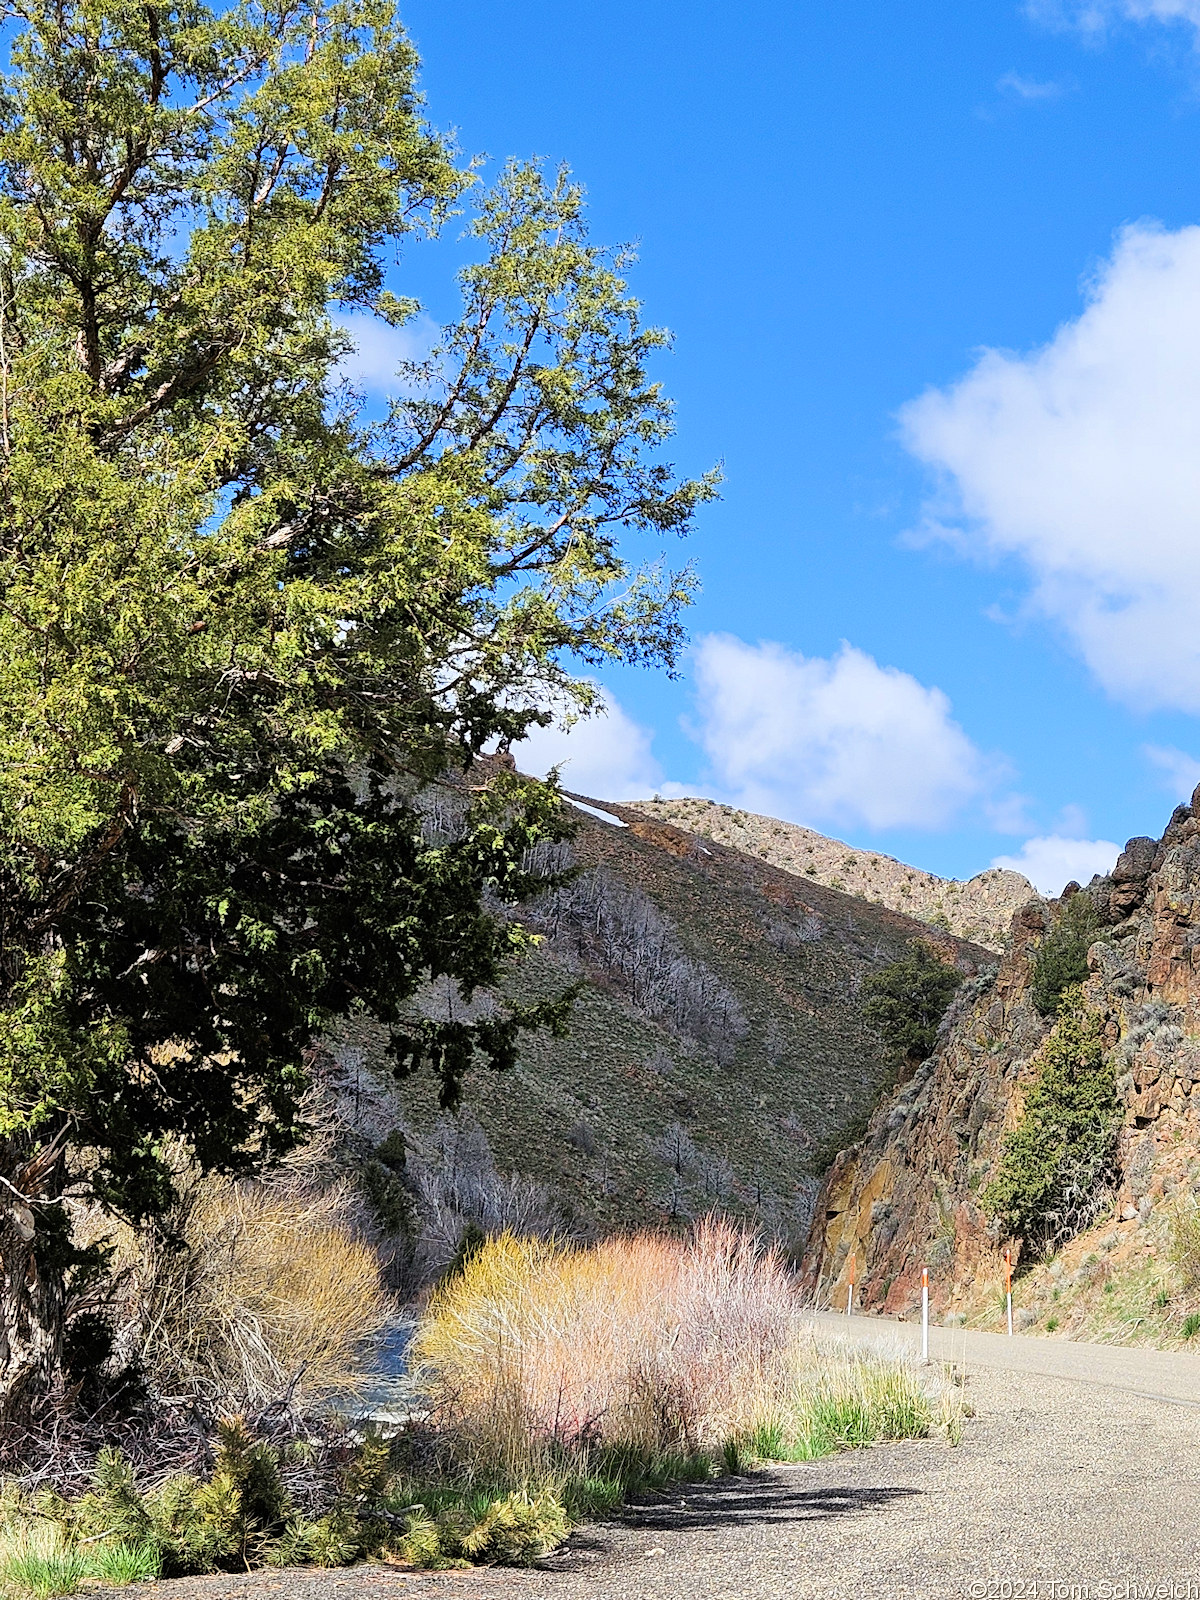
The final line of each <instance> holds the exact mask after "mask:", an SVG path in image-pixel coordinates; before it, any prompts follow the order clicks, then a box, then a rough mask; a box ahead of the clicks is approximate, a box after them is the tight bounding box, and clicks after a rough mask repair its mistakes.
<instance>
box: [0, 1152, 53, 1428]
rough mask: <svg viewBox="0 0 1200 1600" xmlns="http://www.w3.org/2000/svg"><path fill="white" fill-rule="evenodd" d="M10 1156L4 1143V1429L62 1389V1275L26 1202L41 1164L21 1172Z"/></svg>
mask: <svg viewBox="0 0 1200 1600" xmlns="http://www.w3.org/2000/svg"><path fill="white" fill-rule="evenodd" d="M10 1156H11V1147H9V1148H8V1149H6V1148H5V1146H4V1144H3V1143H0V1428H3V1429H5V1430H7V1429H8V1428H12V1427H18V1428H19V1427H24V1426H27V1425H28V1424H29V1422H30V1421H31V1420H32V1418H33V1416H34V1414H35V1413H36V1411H37V1410H38V1407H39V1405H40V1404H41V1402H42V1401H43V1400H45V1398H46V1397H47V1396H48V1395H49V1394H50V1393H52V1392H53V1391H54V1390H55V1389H56V1388H57V1387H58V1386H59V1382H60V1379H61V1375H62V1353H63V1302H64V1294H63V1283H62V1274H61V1272H60V1271H58V1270H57V1268H56V1267H55V1266H53V1265H51V1264H50V1263H48V1262H45V1261H41V1260H39V1252H38V1248H37V1246H38V1239H37V1227H36V1222H35V1217H36V1214H37V1211H38V1210H39V1209H41V1208H40V1206H39V1205H37V1204H34V1205H31V1204H29V1201H28V1200H27V1199H26V1198H24V1196H25V1195H26V1194H27V1193H28V1192H29V1191H28V1187H27V1185H28V1183H29V1180H30V1178H33V1177H34V1173H33V1172H32V1171H31V1167H35V1166H37V1165H39V1163H37V1162H36V1161H35V1162H34V1163H27V1164H26V1165H25V1166H24V1167H23V1168H22V1167H19V1166H17V1164H16V1163H15V1162H13V1161H12V1160H11V1159H6V1157H10ZM44 1176H45V1175H44V1174H38V1177H44ZM22 1180H24V1182H23V1181H22ZM36 1181H37V1179H36V1178H34V1182H35V1183H36ZM30 1198H31V1199H34V1200H35V1201H39V1200H42V1199H43V1197H42V1196H41V1195H36V1194H34V1195H31V1196H30Z"/></svg>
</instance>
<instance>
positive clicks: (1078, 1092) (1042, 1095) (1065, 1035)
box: [980, 985, 1120, 1249]
mask: <svg viewBox="0 0 1200 1600" xmlns="http://www.w3.org/2000/svg"><path fill="white" fill-rule="evenodd" d="M1102 1026H1103V1024H1102V1020H1101V1018H1100V1017H1099V1015H1098V1014H1097V1013H1096V1012H1094V1011H1089V1010H1088V1008H1087V1006H1086V1004H1085V1002H1084V998H1083V992H1082V990H1081V989H1080V988H1079V986H1078V985H1075V986H1072V987H1071V988H1068V989H1066V990H1065V991H1064V992H1063V995H1062V997H1061V1000H1060V1002H1059V1009H1058V1021H1057V1022H1056V1023H1055V1026H1054V1031H1053V1032H1052V1033H1051V1035H1050V1037H1049V1039H1047V1041H1046V1043H1045V1044H1044V1045H1043V1047H1042V1050H1041V1059H1040V1062H1039V1067H1038V1075H1037V1079H1036V1081H1035V1082H1034V1084H1033V1087H1032V1088H1031V1089H1030V1091H1029V1093H1028V1095H1027V1097H1026V1100H1025V1107H1024V1110H1023V1112H1022V1115H1021V1120H1020V1122H1019V1123H1018V1124H1017V1126H1016V1127H1015V1128H1013V1129H1012V1130H1011V1131H1010V1132H1009V1133H1007V1134H1006V1135H1005V1136H1004V1142H1003V1144H1002V1146H1001V1155H1000V1164H999V1168H998V1170H997V1172H996V1176H995V1177H994V1178H993V1179H992V1181H991V1183H989V1184H988V1185H987V1187H986V1188H985V1189H984V1190H983V1192H982V1194H981V1195H980V1204H981V1206H982V1207H983V1209H984V1211H985V1212H986V1213H988V1215H989V1216H991V1217H992V1218H994V1219H995V1220H997V1221H999V1222H1000V1224H1001V1225H1002V1226H1003V1228H1004V1231H1005V1233H1006V1234H1007V1235H1009V1236H1012V1237H1020V1238H1023V1239H1025V1240H1026V1241H1028V1242H1029V1243H1031V1244H1034V1245H1036V1246H1039V1247H1041V1248H1043V1249H1048V1248H1053V1247H1054V1246H1056V1245H1058V1244H1060V1243H1062V1242H1063V1241H1064V1240H1066V1239H1069V1238H1071V1237H1073V1236H1074V1235H1075V1234H1076V1233H1079V1232H1081V1231H1082V1230H1083V1229H1084V1228H1087V1227H1090V1226H1091V1224H1092V1223H1093V1222H1094V1221H1095V1220H1096V1218H1097V1217H1098V1216H1099V1214H1100V1211H1101V1210H1102V1209H1103V1207H1104V1205H1105V1204H1106V1203H1107V1201H1108V1199H1109V1196H1110V1179H1111V1177H1112V1176H1113V1158H1114V1151H1115V1146H1116V1136H1117V1127H1118V1124H1119V1121H1120V1106H1119V1105H1118V1102H1117V1092H1116V1068H1115V1066H1114V1065H1113V1063H1112V1061H1111V1060H1109V1059H1107V1058H1106V1057H1105V1054H1104V1046H1103V1039H1102Z"/></svg>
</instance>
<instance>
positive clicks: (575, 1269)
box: [413, 1221, 797, 1471]
mask: <svg viewBox="0 0 1200 1600" xmlns="http://www.w3.org/2000/svg"><path fill="white" fill-rule="evenodd" d="M796 1310H797V1307H796V1301H795V1297H794V1294H793V1291H792V1289H791V1286H790V1283H789V1280H788V1276H787V1273H786V1270H785V1268H784V1267H783V1264H782V1262H781V1260H780V1258H779V1256H778V1254H777V1253H776V1252H775V1251H773V1250H764V1249H763V1248H761V1247H760V1246H759V1245H758V1243H757V1242H756V1241H755V1240H754V1239H753V1238H752V1237H751V1236H750V1235H748V1234H745V1233H742V1232H740V1231H739V1230H737V1229H735V1228H733V1227H731V1226H729V1225H728V1224H727V1223H724V1222H718V1221H707V1222H703V1223H701V1224H700V1225H699V1226H698V1227H697V1228H696V1229H695V1231H694V1233H693V1234H692V1236H691V1238H690V1239H687V1240H681V1239H677V1238H673V1237H669V1236H666V1235H661V1234H638V1235H634V1236H632V1237H627V1238H617V1239H610V1240H606V1241H604V1242H602V1243H600V1244H596V1245H592V1246H588V1247H585V1248H574V1247H568V1246H564V1245H561V1244H555V1243H552V1242H547V1241H544V1240H535V1239H518V1238H515V1237H514V1236H513V1235H511V1234H503V1235H501V1236H500V1237H498V1238H494V1239H491V1240H489V1241H488V1243H487V1244H486V1245H485V1246H484V1247H483V1248H482V1249H481V1250H480V1251H479V1252H478V1253H477V1254H476V1255H475V1256H473V1257H472V1258H471V1260H470V1261H469V1262H468V1263H467V1265H466V1267H465V1269H464V1271H463V1272H462V1273H461V1274H460V1275H459V1276H457V1277H456V1278H454V1279H452V1280H451V1281H450V1282H449V1283H447V1284H446V1285H445V1286H444V1287H443V1288H441V1289H440V1290H439V1291H438V1292H437V1293H436V1294H435V1295H434V1297H433V1298H432V1300H431V1302H430V1306H429V1310H428V1313H427V1315H426V1316H425V1318H424V1319H423V1322H422V1324H421V1326H420V1328H419V1329H418V1332H417V1336H416V1339H415V1341H414V1346H413V1356H414V1359H415V1362H416V1368H417V1372H418V1375H419V1376H420V1378H421V1380H422V1381H423V1383H424V1385H425V1387H426V1389H427V1391H428V1393H429V1394H430V1396H431V1399H432V1400H433V1402H434V1404H435V1407H436V1408H437V1409H438V1410H439V1411H440V1412H441V1414H442V1415H443V1416H445V1417H446V1419H447V1420H449V1421H452V1422H453V1424H454V1425H455V1426H456V1427H457V1429H458V1430H459V1432H460V1434H461V1435H463V1436H465V1437H468V1438H469V1439H470V1441H471V1454H472V1456H473V1458H474V1459H475V1460H476V1461H477V1462H478V1463H479V1464H480V1465H481V1467H492V1468H502V1469H504V1470H506V1471H520V1470H521V1469H522V1464H523V1463H524V1464H526V1465H527V1466H528V1467H529V1468H533V1467H534V1466H535V1464H536V1462H537V1460H538V1459H539V1457H540V1456H544V1454H545V1452H546V1450H547V1449H548V1448H557V1449H567V1450H579V1449H581V1448H586V1447H588V1446H601V1445H603V1446H611V1445H624V1446H629V1447H631V1448H635V1449H639V1450H647V1451H663V1450H679V1449H682V1450H688V1451H692V1450H701V1449H716V1448H720V1446H721V1444H722V1443H723V1441H724V1440H725V1439H726V1438H728V1437H729V1436H730V1435H731V1434H733V1433H735V1432H738V1431H742V1430H744V1429H746V1428H749V1427H751V1426H753V1423H754V1420H755V1418H756V1417H757V1416H758V1415H759V1413H760V1412H761V1411H762V1410H763V1409H764V1408H767V1409H769V1408H770V1406H771V1404H772V1403H774V1402H777V1401H778V1399H779V1390H780V1387H781V1385H782V1384H784V1383H786V1381H787V1376H786V1375H787V1372H788V1370H789V1366H790V1361H789V1351H790V1350H791V1348H792V1345H793V1343H794V1338H795V1317H796Z"/></svg>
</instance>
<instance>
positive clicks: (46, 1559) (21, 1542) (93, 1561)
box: [0, 1520, 162, 1600]
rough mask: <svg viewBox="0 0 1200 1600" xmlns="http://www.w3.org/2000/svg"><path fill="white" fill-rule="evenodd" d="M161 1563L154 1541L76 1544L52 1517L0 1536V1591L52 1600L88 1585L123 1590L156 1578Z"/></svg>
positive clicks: (25, 1599) (21, 1598)
mask: <svg viewBox="0 0 1200 1600" xmlns="http://www.w3.org/2000/svg"><path fill="white" fill-rule="evenodd" d="M161 1567H162V1560H161V1557H160V1555H159V1552H158V1549H157V1548H156V1547H155V1546H154V1545H153V1544H150V1543H138V1544H125V1543H121V1542H119V1541H114V1542H112V1543H106V1542H96V1543H89V1544H75V1543H73V1542H72V1541H71V1540H70V1539H69V1537H68V1536H67V1535H66V1534H65V1533H64V1531H63V1529H62V1528H61V1527H59V1526H58V1525H57V1524H56V1523H53V1522H49V1521H42V1520H39V1521H26V1522H18V1523H16V1524H14V1525H13V1526H12V1527H10V1528H9V1529H7V1530H6V1531H5V1533H4V1534H3V1535H2V1536H0V1593H2V1594H4V1595H5V1596H12V1597H13V1600H52V1597H53V1596H55V1595H69V1594H74V1593H75V1591H76V1590H77V1589H79V1588H80V1587H81V1586H82V1585H84V1584H92V1585H95V1584H100V1585H103V1586H105V1587H108V1588H114V1589H115V1588H121V1587H123V1586H124V1585H125V1584H129V1583H141V1582H144V1581H145V1580H146V1579H147V1578H156V1577H158V1575H159V1572H160V1570H161Z"/></svg>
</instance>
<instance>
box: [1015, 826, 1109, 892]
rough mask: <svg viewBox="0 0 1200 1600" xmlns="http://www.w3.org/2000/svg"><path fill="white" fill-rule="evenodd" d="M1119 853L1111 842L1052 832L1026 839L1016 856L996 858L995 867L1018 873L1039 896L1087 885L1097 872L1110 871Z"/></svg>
mask: <svg viewBox="0 0 1200 1600" xmlns="http://www.w3.org/2000/svg"><path fill="white" fill-rule="evenodd" d="M1120 853H1121V847H1120V845H1119V844H1114V843H1113V842H1112V840H1111V839H1064V838H1063V836H1062V835H1061V834H1058V833H1051V834H1047V835H1045V836H1044V837H1043V838H1040V839H1026V841H1025V843H1024V844H1023V845H1022V847H1021V850H1020V852H1019V854H1017V855H1015V856H997V857H996V859H995V860H994V861H993V862H992V865H993V866H994V867H1007V868H1008V870H1009V871H1010V872H1021V873H1024V875H1025V876H1026V877H1027V878H1028V879H1029V881H1030V883H1032V884H1033V886H1034V888H1035V889H1036V890H1037V891H1038V893H1039V894H1045V895H1057V894H1061V893H1062V891H1063V889H1064V888H1065V887H1066V886H1067V884H1068V883H1070V882H1071V881H1072V879H1074V881H1075V882H1076V883H1087V882H1089V880H1090V879H1091V877H1092V875H1093V874H1094V873H1097V872H1101V873H1104V872H1111V871H1112V869H1113V867H1114V866H1115V865H1116V860H1117V857H1118V856H1119V855H1120Z"/></svg>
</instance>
